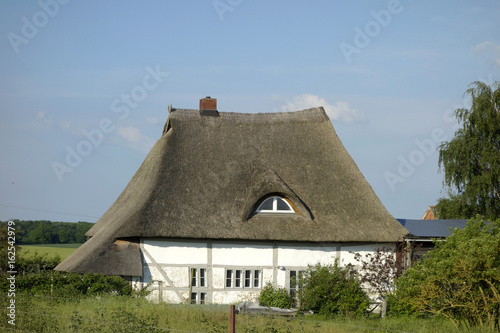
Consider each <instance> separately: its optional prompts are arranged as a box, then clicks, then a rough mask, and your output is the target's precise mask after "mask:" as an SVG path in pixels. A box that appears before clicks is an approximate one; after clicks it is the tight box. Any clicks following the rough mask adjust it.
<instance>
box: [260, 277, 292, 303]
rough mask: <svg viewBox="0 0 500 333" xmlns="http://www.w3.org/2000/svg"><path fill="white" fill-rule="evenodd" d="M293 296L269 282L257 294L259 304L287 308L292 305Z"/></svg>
mask: <svg viewBox="0 0 500 333" xmlns="http://www.w3.org/2000/svg"><path fill="white" fill-rule="evenodd" d="M292 303H293V297H292V296H291V295H290V294H289V293H288V291H287V290H286V289H285V288H279V287H274V286H273V285H272V284H271V283H269V282H268V283H267V284H266V285H265V287H264V288H262V291H261V292H260V296H259V304H260V305H263V306H274V307H278V308H283V309H288V308H291V307H292Z"/></svg>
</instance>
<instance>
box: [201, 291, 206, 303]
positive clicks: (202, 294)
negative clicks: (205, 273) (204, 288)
mask: <svg viewBox="0 0 500 333" xmlns="http://www.w3.org/2000/svg"><path fill="white" fill-rule="evenodd" d="M206 295H207V294H206V293H201V294H200V304H205V296H206Z"/></svg>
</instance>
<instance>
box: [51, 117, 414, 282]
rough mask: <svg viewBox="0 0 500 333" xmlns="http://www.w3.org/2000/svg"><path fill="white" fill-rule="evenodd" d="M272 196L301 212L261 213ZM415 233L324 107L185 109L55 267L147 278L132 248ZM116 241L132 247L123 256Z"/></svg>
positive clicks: (382, 238)
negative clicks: (374, 184) (156, 243)
mask: <svg viewBox="0 0 500 333" xmlns="http://www.w3.org/2000/svg"><path fill="white" fill-rule="evenodd" d="M272 193H277V194H280V195H282V196H285V197H287V198H288V199H290V201H291V202H292V203H293V204H294V205H295V207H296V209H297V210H298V213H297V214H292V215H290V214H281V215H280V214H278V215H276V214H256V215H255V214H253V212H254V210H255V208H256V204H258V203H259V200H261V199H262V198H263V197H265V196H266V195H269V194H272ZM407 233H408V231H407V230H406V229H405V228H404V227H403V226H401V225H400V223H398V221H396V220H395V219H394V218H393V217H392V216H391V215H390V214H389V213H388V212H387V210H386V209H385V207H384V206H383V205H382V203H381V202H380V200H379V199H378V197H377V196H376V195H375V193H374V192H373V190H372V188H371V186H370V185H369V184H368V182H367V181H366V179H365V178H364V177H363V175H362V174H361V172H360V171H359V169H358V167H357V166H356V164H355V163H354V161H353V160H352V158H351V157H350V156H349V154H348V153H347V151H346V150H345V148H344V147H343V145H342V143H341V141H340V140H339V138H338V137H337V135H336V133H335V130H334V129H333V126H332V124H331V122H330V120H329V118H328V116H327V115H326V113H325V111H324V109H323V108H322V107H319V108H314V109H308V110H303V111H297V112H287V113H259V114H241V113H229V112H220V113H218V116H204V115H201V114H200V112H199V111H198V110H185V109H177V110H174V111H173V112H172V113H171V114H170V116H169V118H168V120H167V123H166V124H165V129H164V133H163V136H162V137H161V138H160V139H159V140H158V142H157V143H156V144H155V146H154V147H153V148H152V150H151V152H150V153H149V154H148V156H147V157H146V159H145V161H144V162H143V164H142V165H141V167H140V168H139V170H138V171H137V172H136V174H135V175H134V177H133V178H132V180H131V181H130V182H129V184H128V185H127V187H126V188H125V190H124V191H123V192H122V193H121V195H120V196H119V197H118V199H117V200H116V201H115V203H114V204H113V205H112V206H111V207H110V208H109V210H108V211H107V212H106V213H105V214H104V215H103V216H102V217H101V218H100V219H99V221H98V222H97V223H96V224H95V225H94V227H92V228H91V229H90V230H89V232H88V233H87V234H88V235H89V236H92V238H91V239H90V240H88V241H87V242H86V243H85V244H84V245H82V246H81V247H80V248H79V249H78V250H77V251H75V252H74V253H73V255H71V256H70V257H68V258H67V259H66V260H65V261H63V262H62V263H61V264H60V265H59V266H58V267H57V268H56V269H58V270H64V271H77V272H89V271H92V272H101V273H106V274H121V275H142V269H140V259H137V258H138V257H139V258H140V254H139V249H138V246H137V243H136V242H134V240H133V239H138V238H140V237H155V238H158V237H160V238H163V237H165V238H188V239H231V240H280V241H304V242H394V241H398V240H402V239H403V236H404V235H406V234H407ZM116 240H127V241H129V242H128V243H127V244H128V245H127V246H125V245H123V244H122V245H123V246H122V247H121V252H120V251H118V248H119V247H117V246H116ZM131 258H132V259H131ZM136 259H137V262H138V264H136V263H135V260H136ZM132 260H134V264H131V263H132ZM134 265H135V266H134ZM111 266H113V267H111Z"/></svg>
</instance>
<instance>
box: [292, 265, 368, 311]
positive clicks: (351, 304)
mask: <svg viewBox="0 0 500 333" xmlns="http://www.w3.org/2000/svg"><path fill="white" fill-rule="evenodd" d="M301 285H302V286H303V287H302V288H301V289H300V291H299V298H300V304H301V309H302V310H313V311H314V312H316V313H319V314H321V315H324V316H327V317H331V316H336V315H344V316H348V317H358V316H361V315H364V314H366V312H367V311H366V310H367V308H368V305H369V298H368V296H367V295H366V293H365V292H364V290H363V288H361V285H360V282H359V280H358V279H357V278H356V277H355V275H354V274H353V273H352V272H351V271H350V269H349V268H347V267H339V266H338V264H337V262H335V264H334V265H327V266H322V265H321V264H317V265H315V266H309V268H308V269H307V270H306V271H305V273H304V275H303V279H302V281H301Z"/></svg>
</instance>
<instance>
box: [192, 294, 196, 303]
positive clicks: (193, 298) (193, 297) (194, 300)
mask: <svg viewBox="0 0 500 333" xmlns="http://www.w3.org/2000/svg"><path fill="white" fill-rule="evenodd" d="M191 304H196V293H191Z"/></svg>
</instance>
